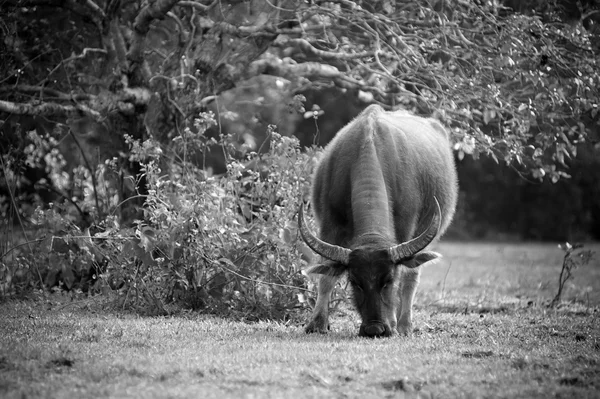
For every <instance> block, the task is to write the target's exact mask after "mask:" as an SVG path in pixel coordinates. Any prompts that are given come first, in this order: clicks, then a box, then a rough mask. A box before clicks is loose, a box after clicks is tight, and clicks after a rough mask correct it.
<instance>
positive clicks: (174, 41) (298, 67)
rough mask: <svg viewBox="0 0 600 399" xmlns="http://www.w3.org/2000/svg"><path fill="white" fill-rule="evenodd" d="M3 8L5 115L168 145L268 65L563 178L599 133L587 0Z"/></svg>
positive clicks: (465, 148)
mask: <svg viewBox="0 0 600 399" xmlns="http://www.w3.org/2000/svg"><path fill="white" fill-rule="evenodd" d="M504 4H506V5H504ZM515 5H518V6H515ZM511 6H512V7H514V8H517V10H516V11H515V10H513V9H512V8H510V7H511ZM1 7H2V10H3V15H4V16H3V17H2V26H3V29H2V30H3V34H4V38H5V39H4V40H3V49H2V59H3V60H4V61H3V65H2V69H3V70H4V71H7V73H6V76H5V77H4V78H2V80H1V86H0V93H1V95H2V97H4V98H3V99H2V100H1V102H0V110H2V111H4V112H5V113H12V114H27V115H44V116H47V117H50V118H53V117H57V116H59V115H63V116H64V115H67V116H70V117H81V116H82V115H84V116H85V117H87V118H91V119H93V120H95V121H97V122H101V123H110V125H111V130H112V131H114V132H117V134H118V133H122V132H123V131H129V134H131V135H133V136H134V137H135V138H142V139H143V138H144V137H145V133H146V132H145V131H146V129H147V131H149V132H150V133H151V134H152V135H153V136H155V137H157V138H159V139H161V140H160V141H162V142H163V144H168V143H169V139H172V138H173V137H176V136H177V135H179V134H181V131H182V129H183V128H184V127H185V126H192V125H193V118H194V117H195V116H196V115H197V113H198V111H199V110H201V109H203V108H204V106H206V105H207V103H209V102H210V101H212V100H213V99H214V98H215V96H216V95H218V94H219V93H220V92H222V91H224V90H227V89H230V88H232V87H234V86H236V84H238V83H239V82H241V81H243V80H245V79H248V78H251V77H253V76H257V75H261V74H268V75H276V76H280V77H285V78H287V79H289V80H290V81H292V82H293V84H294V87H295V88H297V89H298V90H300V89H302V88H307V87H309V86H319V87H324V86H331V85H335V86H338V87H340V88H345V89H353V90H359V91H360V96H361V97H362V98H363V99H365V100H367V101H372V102H379V103H382V104H384V105H386V106H387V107H390V108H394V107H404V108H408V109H411V110H415V111H416V112H418V113H424V114H431V113H435V114H437V116H438V117H439V118H440V119H442V120H443V121H444V122H446V123H447V124H448V125H449V126H451V127H452V129H453V132H454V136H455V141H456V147H455V148H456V150H457V151H458V152H459V156H460V157H462V156H463V154H473V155H475V156H477V155H478V154H480V153H486V154H490V155H491V156H493V157H495V158H498V159H501V160H503V161H506V162H508V163H512V164H514V165H516V166H518V167H522V169H523V170H527V171H532V173H533V175H534V176H535V177H543V176H545V175H548V176H550V178H551V179H552V180H553V181H556V180H557V179H558V178H559V177H560V176H563V175H564V173H565V172H564V170H562V169H561V168H557V166H561V165H562V166H565V160H566V159H568V158H569V157H572V156H573V155H574V154H575V152H576V145H577V143H579V142H581V141H583V140H585V139H586V137H587V135H588V134H589V132H590V131H591V130H597V123H598V118H599V116H598V102H599V101H598V96H599V95H598V87H599V86H600V84H599V83H600V82H599V79H600V77H599V72H598V71H599V70H600V69H599V68H598V54H599V51H600V49H599V48H598V43H600V29H599V23H600V9H599V7H598V4H596V2H593V1H584V2H574V1H567V0H555V1H551V2H537V1H529V2H511V1H505V2H504V3H502V2H497V1H490V2H476V1H465V0H437V1H391V0H380V1H368V2H366V1H348V0H339V1H309V2H297V1H291V0H281V1H278V2H272V1H265V0H249V1H222V0H215V1H212V2H210V3H202V2H199V1H177V0H157V1H153V2H141V1H127V2H124V1H118V0H111V1H104V0H100V1H96V2H94V1H93V0H88V1H85V2H73V1H54V0H19V1H16V0H6V1H4V2H3V3H2V6H1ZM148 111H150V112H148Z"/></svg>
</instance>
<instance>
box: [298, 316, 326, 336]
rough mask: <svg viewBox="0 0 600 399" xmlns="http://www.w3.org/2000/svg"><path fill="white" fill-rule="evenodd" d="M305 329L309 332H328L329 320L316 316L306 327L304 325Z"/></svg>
mask: <svg viewBox="0 0 600 399" xmlns="http://www.w3.org/2000/svg"><path fill="white" fill-rule="evenodd" d="M304 331H305V332H306V333H307V334H312V333H319V334H327V332H328V331H329V323H328V322H327V320H323V319H320V318H314V319H312V320H311V321H310V322H309V323H308V325H307V326H306V327H304Z"/></svg>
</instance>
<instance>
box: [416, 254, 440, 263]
mask: <svg viewBox="0 0 600 399" xmlns="http://www.w3.org/2000/svg"><path fill="white" fill-rule="evenodd" d="M441 257H442V255H441V254H439V253H437V252H433V251H423V252H419V253H418V254H416V255H415V257H414V261H415V262H416V263H417V266H421V265H422V264H423V263H428V262H432V263H435V262H437V261H438V260H439V259H440V258H441Z"/></svg>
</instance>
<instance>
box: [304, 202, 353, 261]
mask: <svg viewBox="0 0 600 399" xmlns="http://www.w3.org/2000/svg"><path fill="white" fill-rule="evenodd" d="M298 227H299V228H300V235H301V236H302V239H303V240H304V242H305V243H306V245H308V246H309V247H310V249H312V250H313V251H315V252H316V253H318V254H319V255H321V256H323V257H324V258H327V259H329V260H333V261H336V262H340V263H343V264H345V265H347V264H348V261H349V259H350V252H351V251H350V250H349V249H347V248H344V247H340V246H337V245H333V244H329V243H326V242H325V241H323V240H321V239H319V238H318V237H316V236H315V235H314V234H313V233H311V232H310V230H309V229H308V227H307V226H306V224H305V223H304V204H302V205H301V206H300V210H299V211H298Z"/></svg>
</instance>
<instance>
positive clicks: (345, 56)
mask: <svg viewBox="0 0 600 399" xmlns="http://www.w3.org/2000/svg"><path fill="white" fill-rule="evenodd" d="M273 46H274V47H282V48H285V47H297V48H300V49H301V50H303V51H305V52H307V53H310V54H312V55H315V56H317V57H319V58H324V59H336V60H353V59H357V58H363V57H372V56H374V55H375V51H373V50H371V51H361V52H360V53H342V52H337V51H325V50H319V49H317V48H315V47H313V45H312V44H310V42H309V41H308V40H306V39H283V40H275V42H274V43H273Z"/></svg>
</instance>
